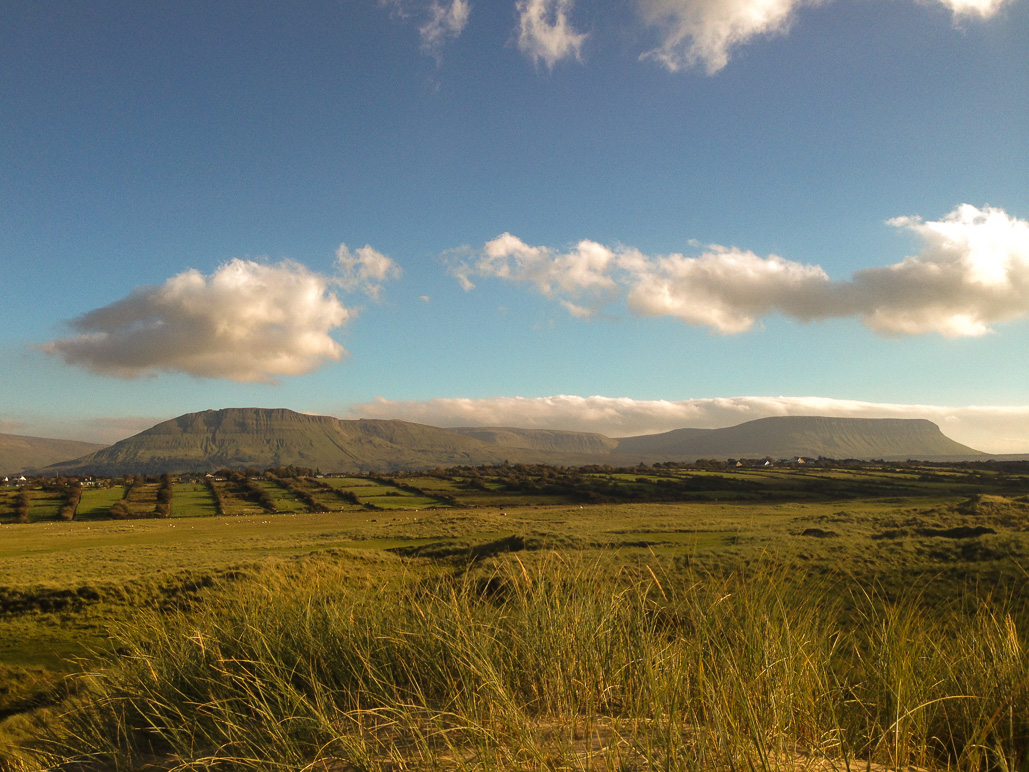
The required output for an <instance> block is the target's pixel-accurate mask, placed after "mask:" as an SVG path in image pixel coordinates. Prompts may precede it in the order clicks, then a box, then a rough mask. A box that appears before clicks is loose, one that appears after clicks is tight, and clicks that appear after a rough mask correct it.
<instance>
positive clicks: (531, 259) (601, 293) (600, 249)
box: [451, 233, 618, 316]
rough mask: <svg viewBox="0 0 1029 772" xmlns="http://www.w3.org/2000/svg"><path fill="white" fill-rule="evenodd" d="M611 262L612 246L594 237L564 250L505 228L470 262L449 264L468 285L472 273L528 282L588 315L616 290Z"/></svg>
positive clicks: (466, 285)
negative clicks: (537, 243)
mask: <svg viewBox="0 0 1029 772" xmlns="http://www.w3.org/2000/svg"><path fill="white" fill-rule="evenodd" d="M615 262H616V255H615V253H614V251H612V250H611V249H609V248H607V247H605V246H604V245H602V244H598V243H597V242H595V241H588V240H586V241H580V242H579V243H578V244H577V245H576V246H575V247H574V248H573V249H572V250H570V251H568V252H565V253H563V254H562V253H560V252H558V251H557V250H554V249H551V248H549V247H533V246H529V245H528V244H526V243H525V242H524V241H522V240H521V239H519V238H518V237H517V236H512V235H511V234H510V233H504V234H502V235H500V236H498V237H497V238H495V239H493V240H492V241H488V242H486V244H485V246H484V247H483V249H482V252H481V253H480V254H479V255H477V256H476V257H475V259H474V260H472V261H471V262H468V261H463V262H459V263H457V264H456V265H454V266H452V268H451V273H452V274H453V275H454V276H455V277H456V278H457V280H458V281H459V282H460V284H461V286H462V287H464V288H465V289H466V290H471V289H474V288H475V284H474V283H473V282H472V278H471V277H472V276H483V277H492V278H498V279H507V280H509V281H514V282H524V283H528V284H532V285H533V286H535V287H536V289H537V290H538V291H539V292H540V293H541V294H543V296H544V297H547V298H550V299H552V300H558V301H560V302H561V303H562V304H563V305H564V306H565V307H566V308H568V309H569V311H571V312H572V313H573V314H575V315H576V316H589V315H590V314H591V313H592V311H593V310H594V309H595V308H598V307H599V306H601V305H603V304H604V303H606V302H608V301H609V300H611V299H612V297H613V296H614V295H615V294H616V293H617V292H618V284H617V282H616V281H615V279H614V278H612V277H611V276H610V275H609V274H610V271H611V270H612V269H613V268H614V267H615Z"/></svg>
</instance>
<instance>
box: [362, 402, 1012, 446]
mask: <svg viewBox="0 0 1029 772" xmlns="http://www.w3.org/2000/svg"><path fill="white" fill-rule="evenodd" d="M350 414H351V416H353V417H362V418H400V419H404V420H408V421H414V422H417V423H424V424H429V425H432V426H515V427H519V428H525V429H563V430H567V431H583V432H598V433H600V434H604V435H607V436H609V437H627V436H633V435H638V434H654V433H658V432H665V431H671V430H673V429H682V428H686V427H690V428H697V429H715V428H720V427H724V426H734V425H736V424H739V423H743V422H744V421H751V420H754V419H756V418H766V417H769V416H787V415H821V416H837V417H852V418H925V419H928V420H930V421H933V422H934V423H936V424H937V425H939V426H940V428H941V429H942V430H943V432H944V434H946V435H947V436H948V437H950V438H952V439H954V440H957V441H958V442H962V443H964V444H966V445H968V446H969V447H972V448H975V449H977V450H982V451H984V452H987V453H1026V452H1029V407H987V406H978V407H976V406H973V407H946V406H938V405H903V404H882V403H875V402H859V401H854V400H840V399H829V398H825V397H730V398H721V399H690V400H683V401H678V402H672V401H667V400H635V399H628V398H614V397H600V396H593V397H578V396H569V395H559V396H553V397H533V398H530V397H497V398H494V399H433V400H427V401H422V402H418V401H392V400H385V399H381V398H380V399H377V400H376V401H374V402H370V403H366V404H363V405H357V406H355V407H353V408H352V409H351V411H350Z"/></svg>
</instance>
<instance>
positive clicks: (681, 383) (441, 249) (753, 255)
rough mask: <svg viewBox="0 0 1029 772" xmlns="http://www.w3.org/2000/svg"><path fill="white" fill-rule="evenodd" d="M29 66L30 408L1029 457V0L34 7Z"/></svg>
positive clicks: (8, 295)
mask: <svg viewBox="0 0 1029 772" xmlns="http://www.w3.org/2000/svg"><path fill="white" fill-rule="evenodd" d="M0 72H3V73H4V77H3V78H0V116H2V121H0V271H2V278H0V361H2V362H3V366H2V367H0V432H4V433H9V434H22V435H32V436H43V437H58V438H66V439H80V440H89V441H95V442H105V443H109V442H114V441H116V440H118V439H121V438H124V437H127V436H130V435H132V434H134V433H136V432H138V431H141V430H142V429H145V428H147V427H149V426H151V425H153V424H155V423H157V422H159V421H162V420H166V419H168V418H172V417H175V416H177V415H181V414H183V413H189V412H196V411H200V410H207V409H218V408H224V407H283V408H290V409H293V410H297V411H302V412H308V413H317V414H325V415H334V416H337V417H340V418H361V417H366V418H401V419H406V420H413V421H418V422H422V423H428V424H432V425H435V426H468V425H506V426H523V427H548V428H556V429H569V430H578V431H598V432H601V433H604V434H607V435H609V436H627V435H632V434H641V433H651V432H658V431H667V430H670V429H675V428H682V427H686V426H693V427H705V428H714V427H718V426H730V425H734V424H737V423H741V422H743V421H746V420H750V419H753V418H760V417H764V416H767V415H842V416H854V417H892V418H896V417H910V418H929V419H930V420H933V421H935V422H936V423H938V424H939V425H940V427H941V428H942V429H943V431H944V432H945V433H946V434H947V435H948V436H950V437H952V438H953V439H956V440H958V441H959V442H964V443H965V444H968V445H970V446H972V447H974V448H976V449H979V450H983V451H986V452H992V453H1029V356H1027V353H1029V176H1027V170H1029V0H918V1H916V0H821V1H817V0H814V1H805V0H593V1H592V2H589V1H587V0H488V2H487V0H334V1H333V2H328V1H321V0H307V1H305V2H303V3H292V2H274V1H272V0H256V1H254V0H221V1H220V2H216V3H212V2H192V1H191V0H176V2H161V1H160V0H155V1H154V2H144V3H140V2H136V1H135V0H132V1H131V2H118V1H117V0H108V1H106V2H94V1H92V0H76V1H75V2H71V1H70V0H47V2H41V1H39V0H24V1H21V2H2V3H0Z"/></svg>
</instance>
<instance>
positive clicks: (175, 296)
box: [42, 259, 350, 382]
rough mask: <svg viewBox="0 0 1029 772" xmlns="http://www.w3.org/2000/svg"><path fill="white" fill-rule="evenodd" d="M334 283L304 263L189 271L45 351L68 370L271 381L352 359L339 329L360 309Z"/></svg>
mask: <svg viewBox="0 0 1029 772" xmlns="http://www.w3.org/2000/svg"><path fill="white" fill-rule="evenodd" d="M330 284H331V280H330V279H327V278H326V277H323V276H320V275H318V274H315V273H312V272H311V271H309V270H308V269H307V268H305V267H304V266H302V265H299V264H297V263H293V262H282V263H279V264H277V265H263V264H260V263H256V262H252V261H249V260H238V259H237V260H232V261H231V262H229V263H226V264H225V265H223V266H221V267H220V268H219V269H218V270H217V271H215V272H214V273H213V274H211V275H210V276H205V275H203V274H201V273H200V272H199V271H196V270H189V271H185V272H184V273H180V274H178V275H177V276H173V277H172V278H170V279H168V280H167V281H166V282H165V283H164V284H162V285H160V286H156V287H143V288H140V289H136V290H134V291H133V292H132V293H131V294H129V295H128V297H125V298H123V299H122V300H118V301H116V302H114V303H112V304H110V305H108V306H105V307H103V308H99V309H96V310H95V311H90V312H88V313H86V314H83V315H82V316H80V317H79V318H77V319H75V320H74V321H73V322H72V326H73V327H74V328H76V329H77V330H78V333H79V334H78V335H76V336H75V337H72V338H65V339H63V340H55V341H52V342H50V343H47V344H45V345H44V346H42V348H43V350H44V351H46V352H47V353H50V354H55V355H58V356H60V357H61V358H63V359H64V360H65V362H67V363H68V364H72V365H78V366H81V367H85V368H87V369H89V370H92V371H93V372H95V373H100V374H103V375H113V376H116V377H119V378H136V377H139V376H144V375H152V374H155V373H157V372H160V371H168V372H183V373H187V374H189V375H192V376H195V377H198V378H226V379H229V380H233V381H243V382H255V381H256V382H271V381H273V380H274V379H275V377H277V376H283V375H303V374H305V373H308V372H311V371H312V370H314V369H315V368H317V367H319V366H320V365H321V364H323V363H324V362H326V361H334V360H338V359H340V358H341V357H342V355H343V354H344V353H345V352H344V349H343V347H342V346H341V345H340V344H339V343H337V342H336V341H335V340H333V339H332V337H331V336H330V334H329V333H330V332H331V331H332V330H334V329H335V328H337V327H339V326H340V325H342V324H344V323H345V322H346V321H347V319H348V317H349V315H350V312H349V311H348V310H347V309H346V308H345V307H344V306H343V305H342V304H341V303H340V301H339V300H338V299H337V298H336V296H335V294H333V293H332V292H330V291H329V286H330Z"/></svg>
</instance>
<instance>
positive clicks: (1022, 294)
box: [848, 204, 1029, 337]
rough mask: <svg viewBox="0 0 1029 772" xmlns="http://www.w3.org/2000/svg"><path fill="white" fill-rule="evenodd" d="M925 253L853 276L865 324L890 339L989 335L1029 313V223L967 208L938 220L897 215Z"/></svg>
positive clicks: (853, 297) (851, 291) (997, 212)
mask: <svg viewBox="0 0 1029 772" xmlns="http://www.w3.org/2000/svg"><path fill="white" fill-rule="evenodd" d="M889 224H890V225H894V226H896V227H898V228H906V229H908V230H910V231H912V232H913V233H915V234H917V235H918V236H919V237H920V238H921V239H922V241H923V242H924V248H923V250H922V252H921V253H919V254H918V255H916V256H913V257H908V258H906V259H905V260H904V261H903V262H900V263H898V264H896V265H891V266H888V267H886V268H866V269H864V270H862V271H858V272H857V273H855V274H854V279H853V282H852V285H851V287H850V288H849V290H848V292H849V294H850V296H851V302H852V304H853V305H854V306H856V307H857V308H859V309H860V310H861V313H862V316H863V317H864V319H865V323H866V324H867V325H868V326H869V327H871V328H872V329H873V330H876V331H878V332H883V333H887V334H906V335H913V334H918V333H924V332H938V333H940V334H941V335H944V336H946V337H967V336H977V335H983V334H984V333H987V332H989V331H990V325H992V324H996V323H999V322H1007V321H1011V320H1013V319H1018V318H1021V317H1024V316H1026V314H1027V313H1029V222H1026V221H1025V220H1018V219H1016V218H1014V217H1011V216H1009V215H1008V214H1007V213H1006V212H1004V211H1003V210H1001V209H992V208H989V207H987V208H984V209H977V208H976V207H974V206H970V205H968V204H963V205H962V206H959V207H958V208H957V209H955V210H954V211H953V212H951V213H950V214H948V215H947V216H946V217H944V218H943V219H942V220H939V221H936V222H924V221H922V220H921V219H920V218H917V217H897V218H894V219H892V220H890V221H889Z"/></svg>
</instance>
